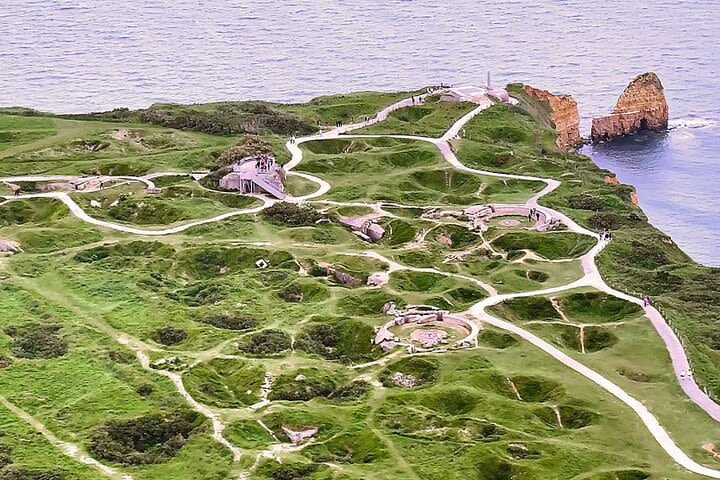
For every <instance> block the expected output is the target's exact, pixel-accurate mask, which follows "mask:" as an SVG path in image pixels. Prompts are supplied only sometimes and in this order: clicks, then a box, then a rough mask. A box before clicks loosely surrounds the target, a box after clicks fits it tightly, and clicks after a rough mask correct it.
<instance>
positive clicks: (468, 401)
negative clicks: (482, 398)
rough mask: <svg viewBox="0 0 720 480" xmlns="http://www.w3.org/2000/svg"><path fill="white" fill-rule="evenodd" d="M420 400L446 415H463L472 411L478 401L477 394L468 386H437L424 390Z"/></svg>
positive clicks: (428, 406)
mask: <svg viewBox="0 0 720 480" xmlns="http://www.w3.org/2000/svg"><path fill="white" fill-rule="evenodd" d="M418 400H419V402H420V403H421V404H422V405H423V406H425V407H427V408H429V409H431V410H434V411H436V412H439V413H443V414H446V415H463V414H467V413H469V412H471V411H472V410H473V409H474V408H475V406H476V405H477V403H478V398H477V396H476V395H475V394H474V393H473V392H472V391H471V390H470V389H467V388H462V387H451V386H436V387H433V388H432V389H431V390H426V391H424V392H423V394H422V396H421V397H420V398H419V399H418Z"/></svg>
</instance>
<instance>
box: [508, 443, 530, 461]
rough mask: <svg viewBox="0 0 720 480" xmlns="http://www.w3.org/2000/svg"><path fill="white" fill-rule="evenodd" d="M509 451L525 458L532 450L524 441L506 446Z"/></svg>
mask: <svg viewBox="0 0 720 480" xmlns="http://www.w3.org/2000/svg"><path fill="white" fill-rule="evenodd" d="M506 450H507V452H508V453H509V454H510V455H512V456H513V457H515V458H525V457H527V456H528V454H529V453H530V451H529V450H528V448H527V447H526V446H525V445H523V444H522V443H510V444H508V446H507V448H506Z"/></svg>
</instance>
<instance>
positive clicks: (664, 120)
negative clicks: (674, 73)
mask: <svg viewBox="0 0 720 480" xmlns="http://www.w3.org/2000/svg"><path fill="white" fill-rule="evenodd" d="M667 126H668V105H667V100H666V99H665V91H664V89H663V86H662V83H661V82H660V79H659V78H658V76H657V75H655V74H654V73H652V72H648V73H643V74H642V75H640V76H638V77H637V78H635V80H633V81H632V82H630V85H628V86H627V88H626V89H625V91H624V92H623V93H622V95H620V98H619V99H618V101H617V104H616V105H615V108H614V109H613V111H612V114H610V115H608V116H607V117H601V118H594V119H593V121H592V132H591V135H590V137H591V139H592V141H593V142H606V141H609V140H613V139H616V138H620V137H624V136H626V135H633V134H635V133H639V132H659V131H663V130H665V129H667Z"/></svg>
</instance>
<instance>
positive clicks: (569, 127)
mask: <svg viewBox="0 0 720 480" xmlns="http://www.w3.org/2000/svg"><path fill="white" fill-rule="evenodd" d="M522 89H523V92H524V93H525V94H526V95H527V96H528V97H529V98H530V99H532V100H534V101H535V102H539V103H540V104H541V105H544V110H546V112H547V116H548V118H547V122H545V123H548V126H549V127H553V128H555V130H556V131H557V138H556V139H555V144H556V145H557V146H558V147H560V148H563V149H570V148H573V147H577V146H579V145H581V144H582V138H581V137H580V117H579V115H578V108H577V102H576V101H575V99H574V98H573V97H571V96H570V95H556V94H553V93H550V92H548V91H546V90H540V89H538V88H534V87H531V86H530V85H523V87H522Z"/></svg>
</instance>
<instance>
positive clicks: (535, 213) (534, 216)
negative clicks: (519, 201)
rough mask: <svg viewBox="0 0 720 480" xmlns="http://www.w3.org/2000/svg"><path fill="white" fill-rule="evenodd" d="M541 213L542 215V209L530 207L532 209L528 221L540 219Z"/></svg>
mask: <svg viewBox="0 0 720 480" xmlns="http://www.w3.org/2000/svg"><path fill="white" fill-rule="evenodd" d="M540 215H541V213H540V210H538V209H537V208H535V207H532V208H531V209H530V211H529V212H528V221H529V222H532V221H533V220H535V221H540Z"/></svg>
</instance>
